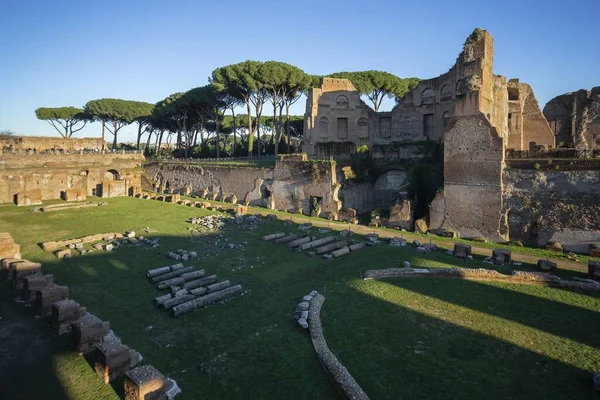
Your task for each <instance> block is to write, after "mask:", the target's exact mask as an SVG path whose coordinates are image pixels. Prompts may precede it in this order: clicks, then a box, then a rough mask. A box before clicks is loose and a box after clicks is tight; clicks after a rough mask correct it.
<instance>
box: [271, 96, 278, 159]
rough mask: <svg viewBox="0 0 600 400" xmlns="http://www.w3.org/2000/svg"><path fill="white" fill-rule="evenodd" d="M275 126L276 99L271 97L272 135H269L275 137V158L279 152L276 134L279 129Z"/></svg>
mask: <svg viewBox="0 0 600 400" xmlns="http://www.w3.org/2000/svg"><path fill="white" fill-rule="evenodd" d="M277 126H278V124H277V99H276V98H275V97H273V135H272V136H271V139H273V136H274V137H275V140H274V145H275V150H274V151H273V154H274V155H275V158H277V155H278V154H279V151H278V150H279V146H277V145H278V144H279V135H278V134H277V133H278V132H279V129H277Z"/></svg>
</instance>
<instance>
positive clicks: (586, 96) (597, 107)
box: [544, 87, 600, 149]
mask: <svg viewBox="0 0 600 400" xmlns="http://www.w3.org/2000/svg"><path fill="white" fill-rule="evenodd" d="M544 116H545V117H546V119H547V120H548V122H549V123H550V127H551V129H552V131H553V132H554V135H555V136H556V141H557V142H564V143H566V144H571V145H573V146H574V147H576V148H579V149H600V87H595V88H593V89H592V90H591V91H587V90H585V89H581V90H578V91H577V92H573V93H565V94H562V95H560V96H557V97H555V98H553V99H552V100H550V101H549V102H548V103H547V104H546V106H544Z"/></svg>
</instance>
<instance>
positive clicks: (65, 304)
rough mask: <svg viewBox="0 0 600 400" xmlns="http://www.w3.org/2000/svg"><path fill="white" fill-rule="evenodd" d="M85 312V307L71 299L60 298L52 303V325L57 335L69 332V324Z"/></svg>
mask: <svg viewBox="0 0 600 400" xmlns="http://www.w3.org/2000/svg"><path fill="white" fill-rule="evenodd" d="M85 314H86V309H85V307H81V306H80V305H79V303H77V302H76V301H75V300H72V299H65V300H60V301H57V302H55V303H54V304H52V317H51V323H52V327H53V328H54V329H55V330H56V331H57V332H58V334H59V335H62V334H63V333H68V332H71V324H72V323H73V322H75V321H77V320H78V319H80V318H81V317H83V316H84V315H85Z"/></svg>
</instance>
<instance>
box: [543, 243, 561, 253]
mask: <svg viewBox="0 0 600 400" xmlns="http://www.w3.org/2000/svg"><path fill="white" fill-rule="evenodd" d="M546 248H547V249H548V250H552V251H555V252H557V253H562V252H563V247H562V245H561V244H560V243H559V242H548V245H547V246H546Z"/></svg>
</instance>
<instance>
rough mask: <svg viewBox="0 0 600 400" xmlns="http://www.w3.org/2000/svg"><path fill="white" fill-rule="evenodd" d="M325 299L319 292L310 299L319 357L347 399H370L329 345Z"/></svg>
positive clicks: (311, 319)
mask: <svg viewBox="0 0 600 400" xmlns="http://www.w3.org/2000/svg"><path fill="white" fill-rule="evenodd" d="M324 301H325V297H324V296H323V295H321V294H320V293H317V294H316V295H315V296H314V297H313V298H312V299H311V301H310V307H309V313H308V319H309V323H308V325H309V330H310V338H311V340H312V343H313V346H314V348H315V352H316V353H317V357H319V360H320V361H321V364H322V365H323V367H324V368H325V370H326V371H327V372H328V373H329V375H330V376H331V377H332V379H333V382H334V383H335V385H336V386H337V387H338V389H339V390H340V391H341V392H342V394H343V395H344V397H345V398H346V399H362V400H368V399H369V396H367V394H366V393H365V392H364V391H363V390H362V388H361V387H360V385H359V384H358V383H357V382H356V381H355V380H354V378H353V377H352V375H350V372H348V370H347V369H346V367H344V366H343V365H342V363H341V362H340V361H339V360H338V359H337V357H336V356H335V355H334V354H333V353H332V352H331V350H329V347H328V346H327V342H326V341H325V336H323V327H322V326H321V307H322V306H323V302H324Z"/></svg>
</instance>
